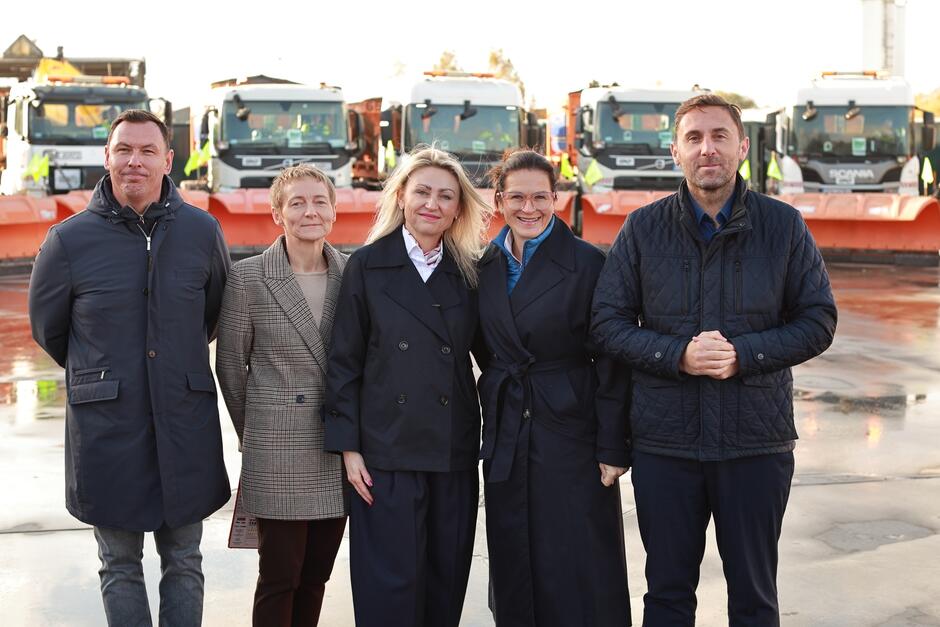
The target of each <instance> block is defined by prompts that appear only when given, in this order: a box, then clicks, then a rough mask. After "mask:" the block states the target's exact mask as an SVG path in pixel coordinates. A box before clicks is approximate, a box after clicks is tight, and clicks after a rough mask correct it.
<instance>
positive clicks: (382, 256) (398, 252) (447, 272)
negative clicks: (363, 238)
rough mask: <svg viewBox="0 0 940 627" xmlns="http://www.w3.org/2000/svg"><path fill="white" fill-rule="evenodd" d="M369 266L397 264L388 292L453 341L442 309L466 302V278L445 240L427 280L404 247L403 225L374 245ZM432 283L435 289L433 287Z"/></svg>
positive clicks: (385, 266)
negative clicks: (464, 296) (436, 265)
mask: <svg viewBox="0 0 940 627" xmlns="http://www.w3.org/2000/svg"><path fill="white" fill-rule="evenodd" d="M370 246H371V250H370V251H369V255H368V258H367V259H366V264H365V266H366V268H367V269H370V268H389V269H391V268H397V269H398V270H397V273H396V274H395V276H393V277H391V278H390V279H389V280H388V282H387V283H386V286H385V292H386V293H387V294H388V295H389V297H390V298H391V299H392V300H394V301H395V302H396V303H398V304H399V305H400V306H401V307H403V308H404V309H406V310H407V311H408V312H410V313H411V314H412V315H413V316H414V317H415V318H417V319H418V320H420V321H421V322H422V323H423V324H424V325H425V326H427V327H428V328H429V329H431V330H432V331H433V332H434V333H435V334H436V335H437V336H438V337H440V338H441V339H442V340H445V341H448V342H449V341H450V333H449V332H448V330H447V325H446V324H445V323H444V316H443V311H444V310H445V309H447V308H449V307H453V306H456V305H459V304H460V303H461V302H463V296H462V294H461V289H460V288H461V287H462V286H463V283H464V280H463V277H462V276H461V275H460V270H459V268H458V267H457V262H456V261H455V260H454V257H453V255H451V253H450V250H449V249H448V247H447V244H446V243H445V244H444V256H443V258H442V259H441V262H440V264H439V265H438V267H437V268H436V269H435V270H434V273H433V274H431V277H430V278H429V279H428V282H427V284H425V282H424V281H423V280H422V279H421V275H420V274H418V270H417V268H415V266H414V263H413V262H412V261H411V259H410V258H409V257H408V251H406V250H405V240H404V237H403V236H402V234H401V229H397V228H396V229H395V230H394V231H392V232H391V233H389V234H388V235H386V236H384V237H382V238H380V239H378V240H376V241H375V242H373V243H372V244H371V245H370ZM432 287H433V289H432Z"/></svg>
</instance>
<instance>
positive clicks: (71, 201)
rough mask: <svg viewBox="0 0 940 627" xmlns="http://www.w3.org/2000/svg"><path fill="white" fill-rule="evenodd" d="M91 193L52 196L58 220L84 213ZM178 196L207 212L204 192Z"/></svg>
mask: <svg viewBox="0 0 940 627" xmlns="http://www.w3.org/2000/svg"><path fill="white" fill-rule="evenodd" d="M93 193H94V192H93V191H92V190H79V191H71V192H69V193H67V194H62V195H59V196H53V197H52V198H55V202H56V205H58V207H59V220H64V219H66V218H67V217H69V216H70V215H73V214H76V213H78V212H80V211H84V209H85V207H87V206H88V203H89V201H90V200H91V196H92V194H93ZM180 194H181V195H182V196H183V200H185V201H186V202H188V203H189V204H191V205H193V206H194V207H197V208H199V209H202V210H203V211H208V209H209V194H207V193H206V192H196V191H189V190H180Z"/></svg>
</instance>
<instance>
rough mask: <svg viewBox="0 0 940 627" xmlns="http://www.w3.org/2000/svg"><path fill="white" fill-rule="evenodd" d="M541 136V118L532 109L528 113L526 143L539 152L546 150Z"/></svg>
mask: <svg viewBox="0 0 940 627" xmlns="http://www.w3.org/2000/svg"><path fill="white" fill-rule="evenodd" d="M539 136H540V133H539V119H538V117H537V116H536V115H535V114H534V113H532V112H531V111H530V112H528V113H527V114H526V125H525V145H526V146H527V147H528V148H531V149H532V150H535V151H537V152H544V151H543V149H542V147H541V146H542V142H541V141H540V137H539Z"/></svg>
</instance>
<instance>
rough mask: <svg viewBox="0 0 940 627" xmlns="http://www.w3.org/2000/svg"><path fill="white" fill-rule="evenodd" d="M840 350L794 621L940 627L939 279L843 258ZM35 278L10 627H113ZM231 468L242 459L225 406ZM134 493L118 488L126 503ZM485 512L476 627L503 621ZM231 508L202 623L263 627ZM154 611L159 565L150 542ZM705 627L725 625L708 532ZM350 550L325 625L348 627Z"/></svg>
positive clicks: (829, 355) (632, 535) (471, 607)
mask: <svg viewBox="0 0 940 627" xmlns="http://www.w3.org/2000/svg"><path fill="white" fill-rule="evenodd" d="M830 273H831V276H832V280H833V285H834V288H835V291H836V298H837V301H838V305H839V327H838V331H837V334H836V339H835V342H834V344H833V346H832V348H830V349H829V350H828V351H827V352H826V353H825V354H824V355H823V356H821V357H819V358H817V359H815V360H813V361H812V362H810V363H808V364H805V365H802V366H800V367H798V368H796V369H795V370H794V388H795V395H796V399H797V400H796V415H797V428H798V430H799V433H800V440H799V442H798V444H797V448H796V474H795V477H794V482H793V490H792V491H791V495H790V502H789V507H788V510H787V516H786V519H785V522H784V528H783V537H782V538H781V540H780V569H779V576H778V581H779V588H780V607H781V614H782V617H781V618H782V623H783V624H784V625H794V626H797V625H806V626H810V625H812V626H867V625H872V626H875V625H878V626H885V627H903V626H915V625H917V626H922V625H938V626H940V535H938V532H940V286H938V283H940V273H938V269H937V268H910V267H890V266H853V265H831V266H830ZM26 285H27V279H26V278H25V277H23V276H12V277H0V477H2V482H0V624H2V625H5V626H7V625H30V626H34V625H35V626H40V625H102V624H104V613H103V610H102V607H101V600H100V595H99V592H98V575H97V569H98V566H99V562H98V558H97V553H96V545H95V540H94V538H93V536H92V533H91V529H90V528H89V527H87V526H85V525H83V524H82V523H79V522H78V521H76V520H75V519H73V518H72V517H71V516H70V515H69V514H68V513H67V512H66V510H65V506H64V463H63V443H62V440H63V433H64V403H65V399H64V396H65V388H64V373H63V371H62V369H61V368H59V367H58V366H56V365H55V364H54V363H53V362H52V361H51V360H50V359H49V358H48V357H47V356H46V355H45V354H43V353H42V351H41V350H40V349H39V348H38V347H37V346H36V345H35V344H34V343H33V342H32V339H31V338H30V333H29V323H28V319H27V314H26ZM222 411H223V417H222V420H223V434H224V438H225V452H226V463H227V466H228V470H229V474H230V477H231V478H232V485H235V484H236V482H237V475H238V469H239V454H238V451H237V446H236V438H235V433H234V431H233V430H232V428H231V425H230V424H229V423H228V418H227V414H225V413H224V406H223V409H222ZM621 490H622V501H623V520H624V526H625V530H626V538H627V555H628V560H629V565H630V591H631V594H632V600H633V608H634V613H633V621H634V624H640V623H641V622H642V607H643V603H642V595H643V592H644V591H645V584H644V580H643V565H644V559H645V555H644V552H643V547H642V544H641V542H640V537H639V532H638V530H637V525H636V516H635V511H634V504H633V494H632V489H631V487H630V479H629V474H628V475H627V476H626V477H624V478H623V479H622V480H621ZM115 498H120V495H115ZM484 516H485V511H484V510H483V509H482V507H481V509H480V516H479V520H478V525H477V542H476V546H475V549H474V551H475V556H474V562H473V570H472V572H471V576H470V585H469V588H468V591H467V600H466V604H465V607H464V614H463V621H462V624H463V625H467V626H471V625H472V626H482V625H492V619H491V618H490V616H489V612H488V610H487V608H486V583H487V577H486V571H487V549H486V539H485V534H484V533H483V522H484ZM230 519H231V503H230V504H229V505H228V506H227V507H226V508H223V509H222V510H221V511H219V512H218V513H216V514H215V515H213V516H212V517H210V518H209V519H208V520H207V521H206V524H205V531H204V538H203V553H204V556H205V559H204V570H205V575H206V603H205V621H204V622H205V624H206V625H213V626H214V625H248V624H250V615H251V603H252V594H253V590H254V584H255V578H256V576H257V555H256V554H255V553H254V552H253V551H248V550H231V549H228V548H227V547H226V543H227V537H228V528H229V522H230ZM144 550H145V572H146V576H147V581H148V589H149V592H150V596H151V605H152V607H153V608H154V609H155V608H156V607H157V605H156V603H157V597H156V594H157V581H158V578H159V566H158V559H157V556H156V553H155V550H154V548H153V542H152V540H151V539H150V538H148V541H147V544H146V545H145V549H144ZM698 598H699V607H698V624H699V625H705V626H710V625H716V626H717V625H723V624H727V619H726V613H725V606H726V603H727V595H726V592H725V585H724V579H723V577H722V572H721V562H720V558H719V556H718V552H717V548H716V546H715V541H714V537H713V536H711V535H710V537H709V540H708V548H707V550H706V556H705V561H704V562H703V564H702V578H701V584H700V586H699V592H698ZM352 616H353V615H352V602H351V592H350V587H349V556H348V546H347V544H346V542H345V541H344V543H343V546H342V547H341V549H340V553H339V556H338V558H337V562H336V567H335V569H334V574H333V579H332V580H331V582H330V583H329V584H328V586H327V591H326V599H325V602H324V608H323V615H322V618H321V624H322V625H328V626H344V625H352V624H353V617H352Z"/></svg>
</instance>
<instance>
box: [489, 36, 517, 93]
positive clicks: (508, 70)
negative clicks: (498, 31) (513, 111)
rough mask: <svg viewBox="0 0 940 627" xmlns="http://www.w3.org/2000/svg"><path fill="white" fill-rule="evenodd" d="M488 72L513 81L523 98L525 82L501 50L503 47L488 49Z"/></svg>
mask: <svg viewBox="0 0 940 627" xmlns="http://www.w3.org/2000/svg"><path fill="white" fill-rule="evenodd" d="M490 72H492V73H493V74H495V75H496V78H503V79H506V80H507V81H510V82H512V83H515V84H516V85H518V86H519V91H521V92H522V98H523V100H525V83H523V82H522V79H521V78H519V73H518V72H516V68H515V67H514V66H513V64H512V61H511V60H510V59H509V57H507V56H506V53H504V52H503V49H502V48H500V49H499V50H490Z"/></svg>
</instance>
